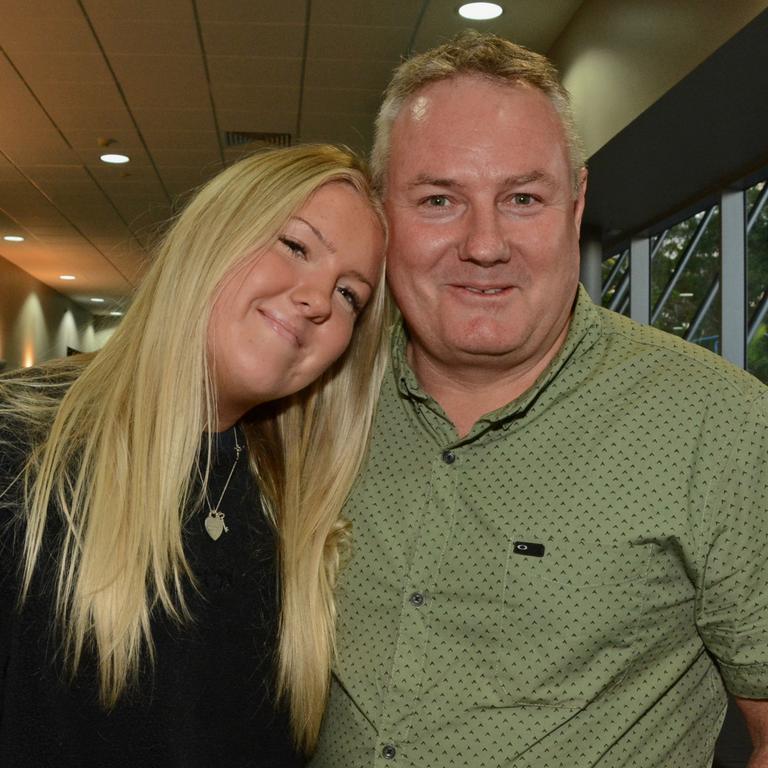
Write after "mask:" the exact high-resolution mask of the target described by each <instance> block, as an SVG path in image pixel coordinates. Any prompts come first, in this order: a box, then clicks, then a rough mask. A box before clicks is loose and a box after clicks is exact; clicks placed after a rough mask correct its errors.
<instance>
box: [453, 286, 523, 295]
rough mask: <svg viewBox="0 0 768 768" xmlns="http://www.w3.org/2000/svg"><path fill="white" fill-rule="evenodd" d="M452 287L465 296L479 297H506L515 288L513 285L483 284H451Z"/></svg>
mask: <svg viewBox="0 0 768 768" xmlns="http://www.w3.org/2000/svg"><path fill="white" fill-rule="evenodd" d="M450 287H451V288H453V289H454V290H456V291H459V292H460V293H462V294H464V295H469V296H479V297H493V296H505V295H507V294H509V293H510V292H511V291H512V289H513V288H514V286H513V285H487V284H482V283H451V286H450Z"/></svg>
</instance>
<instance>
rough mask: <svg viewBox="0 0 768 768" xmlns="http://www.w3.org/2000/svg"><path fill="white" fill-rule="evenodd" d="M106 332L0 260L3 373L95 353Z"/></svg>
mask: <svg viewBox="0 0 768 768" xmlns="http://www.w3.org/2000/svg"><path fill="white" fill-rule="evenodd" d="M105 336H106V331H104V330H100V331H99V332H98V336H97V331H96V329H95V328H94V318H93V317H92V316H91V314H90V313H89V312H86V311H85V310H84V309H82V308H81V307H79V306H78V305H76V304H75V303H73V302H72V301H70V300H69V299H67V298H65V297H64V296H62V295H61V294H59V293H57V292H56V291H54V290H52V289H51V288H49V287H48V286H47V285H44V284H43V283H41V282H39V281H38V280H35V278H33V277H32V276H31V275H29V274H27V273H26V272H24V271H23V270H22V269H19V268H18V267H17V266H15V265H14V264H11V262H9V261H6V260H5V259H4V258H2V257H1V256H0V360H3V361H5V370H6V371H7V370H10V369H12V368H18V367H28V366H30V365H35V364H37V363H41V362H44V361H45V360H49V359H51V358H53V357H63V356H64V355H66V354H67V347H72V348H73V349H78V350H80V351H81V352H92V351H94V350H95V349H98V348H99V347H100V346H101V344H102V343H103V340H104V338H105Z"/></svg>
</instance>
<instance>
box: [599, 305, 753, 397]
mask: <svg viewBox="0 0 768 768" xmlns="http://www.w3.org/2000/svg"><path fill="white" fill-rule="evenodd" d="M598 311H599V313H600V320H601V326H602V335H603V338H604V340H605V356H606V361H607V362H608V364H612V365H618V364H621V365H624V366H626V367H627V368H628V369H630V370H631V369H633V368H634V369H636V370H637V371H638V372H641V373H642V376H643V378H644V379H645V380H649V379H653V380H656V381H658V382H659V383H660V384H661V385H664V384H666V385H668V386H669V387H671V388H672V389H673V390H681V391H682V390H690V389H691V388H693V387H695V388H696V389H697V390H698V392H699V393H700V394H701V395H702V396H706V395H712V394H717V396H718V397H721V398H723V397H724V398H729V397H732V398H734V399H736V400H740V401H741V402H742V403H743V402H744V401H745V400H746V401H750V402H751V401H754V400H760V399H762V400H765V399H766V397H768V387H767V386H766V385H765V384H763V383H762V382H761V381H759V380H758V379H756V378H755V377H754V376H752V375H751V374H749V373H747V372H746V371H745V370H743V369H742V368H739V367H737V366H735V365H733V364H732V363H730V362H728V361H727V360H725V359H724V358H723V357H721V356H720V355H718V354H716V353H714V352H712V351H710V350H708V349H705V348H704V347H702V346H699V345H698V344H693V343H691V342H689V341H685V340H684V339H681V338H680V337H679V336H675V335H673V334H671V333H667V332H665V331H661V330H659V329H658V328H653V327H652V326H649V325H643V324H641V323H638V322H636V321H634V320H631V319H630V318H628V317H625V316H624V315H619V314H617V313H616V312H611V311H610V310H607V309H604V308H602V307H598Z"/></svg>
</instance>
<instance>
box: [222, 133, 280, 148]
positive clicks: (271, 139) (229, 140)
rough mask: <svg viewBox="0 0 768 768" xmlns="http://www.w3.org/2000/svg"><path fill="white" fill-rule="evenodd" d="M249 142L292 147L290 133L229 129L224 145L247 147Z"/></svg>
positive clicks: (225, 135)
mask: <svg viewBox="0 0 768 768" xmlns="http://www.w3.org/2000/svg"><path fill="white" fill-rule="evenodd" d="M248 144H267V145H269V146H271V147H290V146H291V134H290V133H256V132H254V131H227V132H226V133H225V134H224V146H226V147H227V148H229V147H245V146H247V145H248Z"/></svg>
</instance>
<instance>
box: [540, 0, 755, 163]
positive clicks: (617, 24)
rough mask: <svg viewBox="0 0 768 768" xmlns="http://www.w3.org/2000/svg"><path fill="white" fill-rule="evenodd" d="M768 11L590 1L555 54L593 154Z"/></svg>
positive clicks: (694, 1) (696, 0)
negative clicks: (723, 45)
mask: <svg viewBox="0 0 768 768" xmlns="http://www.w3.org/2000/svg"><path fill="white" fill-rule="evenodd" d="M766 8H768V0H731V2H724V0H622V2H616V0H585V2H584V3H583V4H582V5H581V7H580V8H579V11H578V13H576V14H575V16H574V17H573V19H572V21H571V23H570V24H569V25H568V26H567V27H566V28H565V30H564V31H563V33H562V35H561V36H560V38H559V39H558V40H557V41H556V42H555V44H554V45H553V47H552V48H551V50H549V51H548V56H549V57H550V58H551V59H552V60H553V61H554V63H555V64H556V65H557V67H558V69H559V70H560V73H561V75H562V78H563V83H564V84H565V87H566V88H567V89H568V90H569V91H570V93H571V96H572V97H573V108H574V114H575V117H576V123H577V125H578V128H579V132H580V134H581V136H582V138H583V140H584V143H585V146H586V150H587V156H588V157H589V156H590V155H592V154H594V153H595V152H596V151H597V150H598V149H600V148H601V147H602V146H603V145H604V144H606V142H608V141H609V140H610V139H611V138H613V137H614V136H615V135H616V134H617V133H618V132H619V131H621V130H622V129H623V128H624V127H625V126H626V125H628V124H629V123H631V122H632V121H633V120H634V119H635V118H636V117H637V116H638V115H640V114H641V113H642V112H643V111H645V110H646V109H647V108H648V107H650V106H651V105H652V104H653V103H654V102H655V101H656V100H657V99H659V97H661V96H662V95H663V94H664V93H665V92H666V91H668V90H669V89H670V88H671V87H672V86H674V85H675V84H676V83H677V82H679V81H680V80H681V79H682V78H683V77H685V76H686V75H687V74H688V73H689V72H690V71H691V70H692V69H693V68H694V67H696V66H697V65H699V64H700V63H701V62H702V61H704V59H706V58H707V57H708V56H710V55H711V54H712V53H713V52H714V51H715V50H716V49H717V48H719V47H720V46H721V45H722V44H723V43H725V42H726V40H728V39H729V38H730V37H732V36H733V35H734V34H736V32H738V31H739V30H740V29H741V28H742V27H744V26H745V25H746V24H747V23H748V22H750V21H751V20H752V19H754V18H755V16H757V15H758V14H759V13H760V12H761V11H763V10H765V9H766ZM750 74H751V76H753V77H757V76H758V73H756V72H753V73H747V72H745V73H744V75H745V76H747V77H748V76H750Z"/></svg>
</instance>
